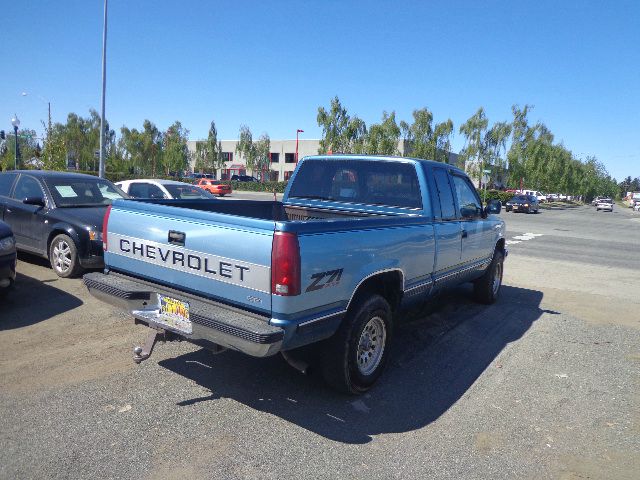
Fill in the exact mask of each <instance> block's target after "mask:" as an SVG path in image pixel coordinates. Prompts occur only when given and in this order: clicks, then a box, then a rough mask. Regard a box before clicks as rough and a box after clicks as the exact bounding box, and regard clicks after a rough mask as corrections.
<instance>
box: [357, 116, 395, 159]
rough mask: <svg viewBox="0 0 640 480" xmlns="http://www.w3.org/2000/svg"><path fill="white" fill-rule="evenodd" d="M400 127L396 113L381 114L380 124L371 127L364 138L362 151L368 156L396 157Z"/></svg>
mask: <svg viewBox="0 0 640 480" xmlns="http://www.w3.org/2000/svg"><path fill="white" fill-rule="evenodd" d="M399 139H400V127H399V126H398V124H397V123H396V112H391V114H390V115H389V114H388V113H387V112H383V113H382V123H380V124H374V125H371V127H370V128H369V131H368V132H367V134H366V135H365V136H364V151H365V153H367V154H369V155H397V154H398V153H399V152H398V140H399Z"/></svg>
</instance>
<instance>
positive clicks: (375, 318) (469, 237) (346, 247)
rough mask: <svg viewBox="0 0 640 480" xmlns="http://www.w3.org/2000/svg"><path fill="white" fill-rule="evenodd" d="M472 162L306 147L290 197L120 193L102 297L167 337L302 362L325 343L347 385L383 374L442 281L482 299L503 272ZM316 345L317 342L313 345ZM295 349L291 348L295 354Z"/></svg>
mask: <svg viewBox="0 0 640 480" xmlns="http://www.w3.org/2000/svg"><path fill="white" fill-rule="evenodd" d="M500 208H501V205H500V202H498V201H492V202H489V204H488V205H487V206H486V207H483V205H482V203H481V201H480V198H479V197H478V194H477V192H476V189H475V188H474V187H473V184H472V183H471V181H470V180H469V178H468V177H467V176H466V175H465V173H464V172H463V171H461V170H459V169H457V168H455V167H453V166H450V165H447V164H443V163H437V162H431V161H425V160H417V159H410V158H397V157H371V156H356V155H331V156H311V157H306V158H304V159H302V160H301V161H300V162H299V164H298V166H297V168H296V170H295V172H294V174H293V176H292V178H291V180H290V182H289V185H288V187H287V189H286V191H285V193H284V197H283V200H282V202H278V201H249V200H226V201H221V200H115V201H114V202H113V204H112V206H111V207H110V208H109V210H108V211H107V213H106V215H105V218H104V225H103V234H102V236H103V241H104V258H105V265H106V268H105V271H104V273H99V272H94V273H90V274H87V275H85V276H84V282H85V285H86V286H87V287H88V289H89V291H90V292H91V293H92V294H93V295H94V296H96V297H97V298H100V299H103V300H104V301H106V302H109V303H111V304H112V305H116V306H119V307H121V308H123V309H125V310H127V311H128V312H130V313H131V315H132V316H133V318H134V319H135V321H136V322H137V323H142V324H144V325H147V326H149V327H151V329H152V330H151V332H150V336H149V337H148V338H147V342H146V344H145V345H144V347H137V348H136V349H135V350H134V353H135V355H134V360H136V361H137V362H140V361H142V360H143V359H145V358H147V357H148V356H149V355H150V354H151V351H152V349H153V346H154V344H155V342H156V340H157V339H158V338H159V336H163V339H166V338H169V339H171V338H175V337H179V338H181V339H186V340H188V341H191V342H193V343H195V344H198V345H201V346H203V347H206V348H209V349H211V350H213V351H215V352H217V351H221V350H224V349H234V350H238V351H240V352H244V353H246V354H248V355H253V356H257V357H266V356H270V355H274V354H276V353H278V352H281V353H283V355H284V357H285V358H286V359H288V360H290V363H292V364H293V365H294V366H295V365H298V366H300V364H301V362H300V361H299V359H296V358H295V351H297V349H300V348H301V347H305V346H310V345H312V344H313V345H314V347H313V348H314V349H315V350H317V351H319V359H320V370H321V371H322V373H323V375H324V377H325V379H326V380H327V382H328V383H329V384H330V385H331V386H333V387H335V388H337V389H338V390H341V391H344V392H348V393H362V392H364V391H366V390H367V389H368V388H370V387H371V386H372V385H373V384H374V382H375V381H376V380H377V378H378V377H379V376H380V374H381V372H382V370H383V368H384V365H385V363H386V360H387V356H388V352H389V348H388V347H389V341H390V339H391V335H392V332H393V324H394V322H395V321H399V320H400V319H401V318H402V315H401V313H402V312H403V311H404V310H405V309H407V308H410V307H418V306H420V305H421V304H423V303H425V302H427V301H428V300H429V298H430V297H432V296H433V295H434V294H436V293H437V292H439V291H441V290H442V289H444V288H447V287H451V286H454V285H458V284H460V283H463V282H473V283H474V286H475V288H474V292H475V296H476V298H477V300H478V301H480V302H483V303H487V304H489V303H492V302H494V301H495V300H496V298H497V296H498V294H499V291H500V286H501V283H502V271H503V261H504V258H505V256H506V254H507V252H506V249H505V240H504V232H505V226H504V222H503V221H502V220H500V219H499V217H497V216H495V215H492V214H495V213H499V212H500ZM305 348H307V349H309V348H310V347H305ZM292 352H293V353H292Z"/></svg>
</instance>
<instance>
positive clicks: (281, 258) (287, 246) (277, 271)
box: [271, 232, 300, 296]
mask: <svg viewBox="0 0 640 480" xmlns="http://www.w3.org/2000/svg"><path fill="white" fill-rule="evenodd" d="M271 292H272V293H273V294H274V295H282V296H292V295H299V294H300V245H299V244H298V236H297V235H296V234H295V233H287V232H275V233H274V235H273V246H272V250H271Z"/></svg>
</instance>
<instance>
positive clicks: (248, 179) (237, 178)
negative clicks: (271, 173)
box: [231, 175, 260, 182]
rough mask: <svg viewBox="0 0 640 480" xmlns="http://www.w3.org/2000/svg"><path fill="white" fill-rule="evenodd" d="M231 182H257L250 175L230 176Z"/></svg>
mask: <svg viewBox="0 0 640 480" xmlns="http://www.w3.org/2000/svg"><path fill="white" fill-rule="evenodd" d="M231 181H233V182H259V181H260V180H258V179H257V178H256V177H252V176H251V175H232V176H231Z"/></svg>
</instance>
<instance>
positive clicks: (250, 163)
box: [236, 125, 258, 173]
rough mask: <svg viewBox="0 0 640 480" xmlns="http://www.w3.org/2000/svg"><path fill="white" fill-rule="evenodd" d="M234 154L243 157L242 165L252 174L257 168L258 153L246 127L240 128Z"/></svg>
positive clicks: (251, 135)
mask: <svg viewBox="0 0 640 480" xmlns="http://www.w3.org/2000/svg"><path fill="white" fill-rule="evenodd" d="M236 153H237V154H238V155H240V156H241V157H244V164H245V165H246V166H247V169H248V170H250V171H251V173H253V172H254V171H255V170H256V169H257V168H258V162H257V159H258V151H257V149H256V145H255V143H254V142H253V134H252V133H251V130H250V129H249V127H247V126H246V125H241V126H240V134H239V136H238V144H237V145H236Z"/></svg>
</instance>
